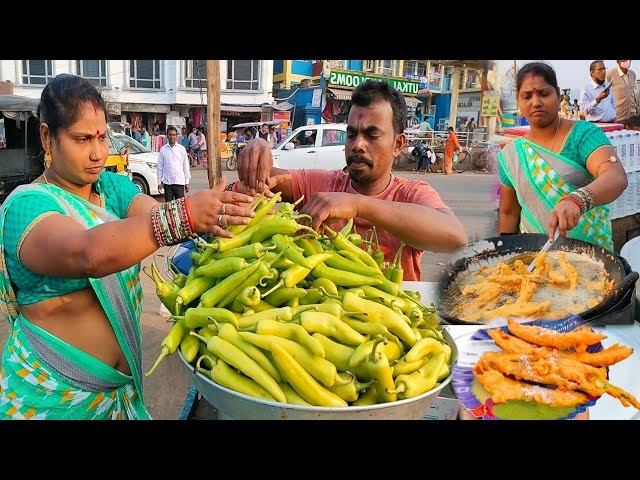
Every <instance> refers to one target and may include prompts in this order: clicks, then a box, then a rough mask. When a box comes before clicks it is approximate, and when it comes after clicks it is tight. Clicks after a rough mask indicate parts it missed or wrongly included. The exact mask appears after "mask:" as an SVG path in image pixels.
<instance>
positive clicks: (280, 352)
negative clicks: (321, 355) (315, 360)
mask: <svg viewBox="0 0 640 480" xmlns="http://www.w3.org/2000/svg"><path fill="white" fill-rule="evenodd" d="M271 353H272V355H273V359H274V361H275V362H276V363H277V364H278V365H279V367H280V369H281V370H282V371H283V372H284V374H285V376H286V377H287V380H288V381H289V384H290V385H291V386H292V387H293V389H294V390H295V391H296V392H298V394H299V395H300V396H301V397H302V398H303V399H304V400H305V401H307V402H309V403H310V404H311V405H317V406H322V407H346V406H348V404H347V402H345V401H344V400H343V399H342V398H340V397H339V396H337V395H336V394H334V393H332V392H330V391H328V390H327V389H325V388H324V387H322V385H320V384H319V383H318V382H317V381H316V380H315V379H314V378H313V377H312V376H311V375H310V374H309V373H307V371H306V370H305V369H304V368H303V367H302V366H301V365H300V363H298V362H297V361H296V359H295V358H294V357H293V356H292V355H291V354H290V353H289V352H287V350H285V348H284V347H282V346H281V345H279V344H277V343H274V344H273V345H272V346H271Z"/></svg>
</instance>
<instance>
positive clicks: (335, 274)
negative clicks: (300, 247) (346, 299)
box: [312, 263, 382, 287]
mask: <svg viewBox="0 0 640 480" xmlns="http://www.w3.org/2000/svg"><path fill="white" fill-rule="evenodd" d="M312 274H313V276H314V277H316V278H328V279H329V280H331V281H332V282H333V283H335V284H336V285H339V286H341V287H359V286H361V285H380V284H381V283H382V280H380V278H377V277H368V276H366V275H360V274H359V273H353V272H346V271H343V270H338V269H336V268H332V267H328V266H327V265H325V264H324V263H320V264H319V265H318V266H316V267H315V268H314V269H313V270H312Z"/></svg>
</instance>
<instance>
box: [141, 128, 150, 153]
mask: <svg viewBox="0 0 640 480" xmlns="http://www.w3.org/2000/svg"><path fill="white" fill-rule="evenodd" d="M140 129H141V130H142V132H141V133H140V137H141V140H140V143H141V144H142V146H143V147H144V148H146V149H147V150H151V135H149V132H147V126H146V125H140Z"/></svg>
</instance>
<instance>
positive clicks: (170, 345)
mask: <svg viewBox="0 0 640 480" xmlns="http://www.w3.org/2000/svg"><path fill="white" fill-rule="evenodd" d="M187 332H188V329H187V328H186V327H185V326H184V321H182V320H178V321H177V322H176V323H174V324H173V326H172V327H171V330H169V333H168V334H167V336H166V337H164V338H163V339H162V342H161V343H160V355H159V356H158V358H157V359H156V361H155V363H154V364H153V366H152V367H151V369H150V370H149V371H148V372H147V373H145V376H146V377H148V376H149V375H151V374H152V373H153V372H154V371H155V369H156V368H157V367H158V365H159V364H160V362H161V361H162V359H163V358H164V357H166V356H167V355H173V353H174V352H175V351H176V350H177V349H178V347H179V346H180V342H181V341H182V339H183V338H184V336H185V334H186V333H187Z"/></svg>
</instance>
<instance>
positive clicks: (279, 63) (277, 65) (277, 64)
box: [273, 60, 284, 75]
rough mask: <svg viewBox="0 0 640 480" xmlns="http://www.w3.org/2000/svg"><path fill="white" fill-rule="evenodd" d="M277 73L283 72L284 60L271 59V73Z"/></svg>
mask: <svg viewBox="0 0 640 480" xmlns="http://www.w3.org/2000/svg"><path fill="white" fill-rule="evenodd" d="M279 73H284V60H274V61H273V74H274V75H277V74H279Z"/></svg>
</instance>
